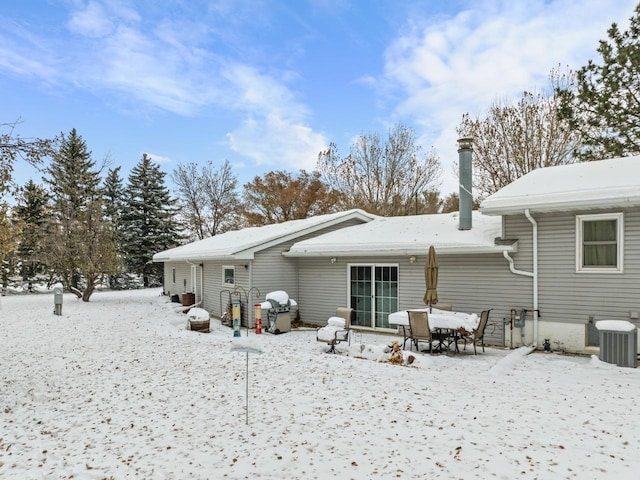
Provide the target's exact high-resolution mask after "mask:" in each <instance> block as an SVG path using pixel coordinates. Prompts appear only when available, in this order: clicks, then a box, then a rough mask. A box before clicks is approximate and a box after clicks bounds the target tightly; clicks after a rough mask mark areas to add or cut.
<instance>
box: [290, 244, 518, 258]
mask: <svg viewBox="0 0 640 480" xmlns="http://www.w3.org/2000/svg"><path fill="white" fill-rule="evenodd" d="M436 251H437V253H438V255H471V254H488V253H502V252H517V251H518V245H517V243H514V244H512V245H451V246H438V247H436ZM282 255H283V256H285V257H292V258H314V257H316V258H317V257H343V258H344V257H373V256H382V255H387V256H413V255H415V256H418V255H426V249H424V248H420V249H416V248H405V249H402V248H386V249H385V248H376V249H362V248H360V249H357V250H355V249H354V250H340V249H334V250H329V249H327V250H322V251H304V252H284V253H283V254H282Z"/></svg>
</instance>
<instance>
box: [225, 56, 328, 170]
mask: <svg viewBox="0 0 640 480" xmlns="http://www.w3.org/2000/svg"><path fill="white" fill-rule="evenodd" d="M228 76H229V79H233V80H234V84H235V88H236V91H235V92H234V95H233V97H232V98H230V100H231V101H232V102H233V103H234V104H235V108H236V109H238V110H241V111H244V112H246V118H245V120H244V121H243V122H242V124H241V125H240V126H239V127H238V128H237V129H235V130H234V131H232V132H230V133H229V134H228V135H227V138H228V140H229V144H230V147H231V149H232V150H233V151H235V152H238V153H239V154H241V155H243V156H247V157H249V158H251V159H253V160H254V161H256V162H257V163H258V164H259V165H262V164H266V165H275V166H277V167H278V168H279V169H303V168H304V169H306V170H312V169H313V168H314V167H315V165H316V161H317V158H318V153H319V152H320V150H322V149H323V148H326V145H327V140H326V138H325V137H324V135H323V134H321V133H317V132H314V131H313V130H312V129H311V128H310V127H309V126H308V124H307V122H306V118H307V116H308V112H307V108H306V107H305V106H304V105H303V104H301V103H300V102H298V101H297V100H296V98H295V95H294V94H293V93H292V92H291V90H289V89H288V88H287V87H286V86H285V85H284V84H282V83H280V82H278V81H277V80H276V79H274V78H272V77H269V76H266V75H263V74H260V73H259V72H258V71H256V70H255V69H253V68H250V67H247V66H245V65H235V66H233V67H230V68H229V70H228Z"/></svg>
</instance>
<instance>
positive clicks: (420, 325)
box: [407, 310, 447, 353]
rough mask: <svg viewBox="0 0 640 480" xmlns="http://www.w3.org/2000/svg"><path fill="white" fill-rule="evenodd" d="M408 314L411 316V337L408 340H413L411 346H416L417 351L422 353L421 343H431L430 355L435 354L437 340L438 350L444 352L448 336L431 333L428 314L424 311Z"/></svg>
mask: <svg viewBox="0 0 640 480" xmlns="http://www.w3.org/2000/svg"><path fill="white" fill-rule="evenodd" d="M407 314H408V315H409V335H408V337H407V340H411V344H412V345H415V346H416V350H418V351H420V347H419V344H420V342H429V353H433V350H434V345H433V342H434V341H436V340H437V341H438V345H436V348H439V349H440V351H442V345H443V343H444V342H445V341H446V339H447V335H446V334H444V333H439V332H432V331H431V328H430V327H429V316H428V314H427V312H426V311H424V310H408V311H407ZM412 348H413V347H412Z"/></svg>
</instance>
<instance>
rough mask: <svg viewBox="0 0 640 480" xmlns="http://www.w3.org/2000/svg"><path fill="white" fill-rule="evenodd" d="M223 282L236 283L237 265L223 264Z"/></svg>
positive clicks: (226, 283) (227, 283)
mask: <svg viewBox="0 0 640 480" xmlns="http://www.w3.org/2000/svg"><path fill="white" fill-rule="evenodd" d="M222 283H224V284H225V285H235V283H236V267H234V266H233V265H223V266H222Z"/></svg>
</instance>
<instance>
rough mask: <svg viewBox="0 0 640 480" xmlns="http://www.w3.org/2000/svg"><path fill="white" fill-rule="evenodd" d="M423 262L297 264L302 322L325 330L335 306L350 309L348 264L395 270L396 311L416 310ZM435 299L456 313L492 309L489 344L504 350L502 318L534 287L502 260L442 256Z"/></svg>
mask: <svg viewBox="0 0 640 480" xmlns="http://www.w3.org/2000/svg"><path fill="white" fill-rule="evenodd" d="M425 261H426V255H425V257H418V258H417V260H416V262H415V263H413V264H412V263H410V262H409V259H408V257H364V258H351V259H347V258H338V259H337V262H336V263H335V264H332V263H331V262H330V259H329V258H316V259H306V258H305V259H300V285H301V288H300V292H301V293H300V312H301V318H302V320H304V321H306V322H309V323H314V324H318V325H324V324H326V322H327V319H328V318H329V317H330V316H332V315H334V314H335V309H336V308H337V307H342V306H345V305H348V298H347V293H348V287H347V278H348V265H349V264H351V263H358V264H396V265H398V275H399V276H398V280H399V285H398V306H399V309H400V310H405V309H410V308H420V307H423V306H424V303H423V301H422V299H423V296H424V293H425V280H424V263H425ZM438 262H439V264H440V270H439V278H438V298H439V300H440V302H441V303H450V304H452V305H453V308H454V309H455V310H457V311H463V312H475V313H478V314H479V313H480V312H481V311H482V310H485V309H488V308H492V309H493V311H492V312H491V315H490V317H489V319H490V323H491V325H490V327H489V328H488V329H487V332H486V335H487V339H486V341H487V343H492V344H496V345H503V331H504V330H503V319H508V318H509V315H510V313H509V312H510V310H511V308H514V307H520V306H521V305H522V302H523V298H525V299H526V301H527V302H528V303H530V302H531V301H532V300H531V298H532V282H531V279H529V278H527V277H521V276H517V275H514V274H512V273H510V272H509V269H508V263H507V261H506V260H505V259H504V258H503V257H502V255H498V254H492V255H440V256H439V257H438Z"/></svg>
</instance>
